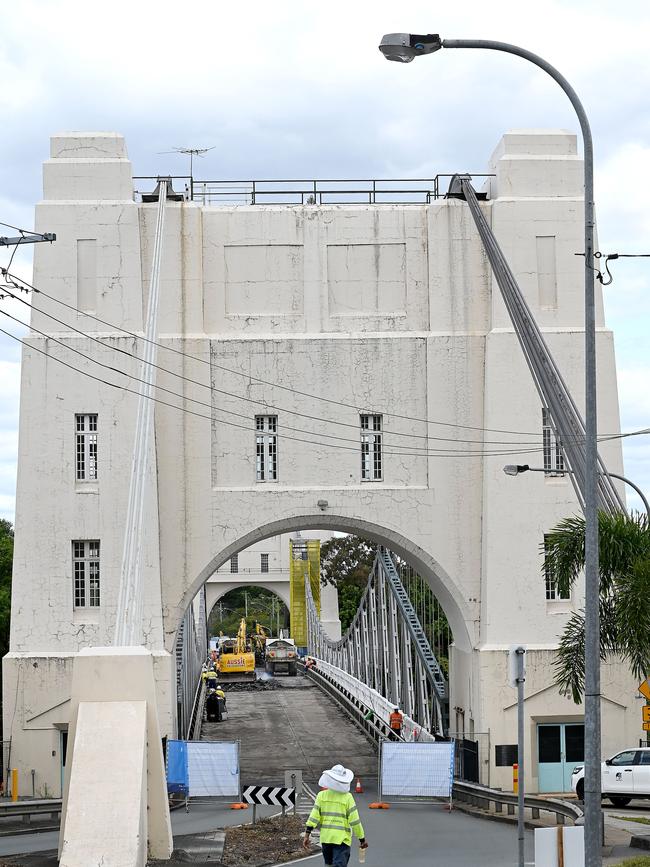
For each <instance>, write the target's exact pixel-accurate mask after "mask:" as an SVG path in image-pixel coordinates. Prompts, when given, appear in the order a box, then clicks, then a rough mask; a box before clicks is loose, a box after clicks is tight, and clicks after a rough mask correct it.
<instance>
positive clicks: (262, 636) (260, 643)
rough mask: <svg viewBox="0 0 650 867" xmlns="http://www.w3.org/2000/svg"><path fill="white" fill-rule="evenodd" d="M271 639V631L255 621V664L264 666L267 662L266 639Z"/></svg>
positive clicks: (253, 639) (252, 636) (252, 638)
mask: <svg viewBox="0 0 650 867" xmlns="http://www.w3.org/2000/svg"><path fill="white" fill-rule="evenodd" d="M270 637H271V630H270V629H267V628H266V626H262V624H261V623H258V622H257V620H254V621H253V633H252V635H251V641H252V644H253V650H254V652H255V662H256V664H257V665H264V662H265V661H266V639H267V638H270Z"/></svg>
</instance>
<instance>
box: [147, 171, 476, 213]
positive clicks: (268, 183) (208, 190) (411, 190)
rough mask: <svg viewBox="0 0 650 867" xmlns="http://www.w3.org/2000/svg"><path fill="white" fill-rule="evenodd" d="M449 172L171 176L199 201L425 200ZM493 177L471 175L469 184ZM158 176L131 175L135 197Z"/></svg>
mask: <svg viewBox="0 0 650 867" xmlns="http://www.w3.org/2000/svg"><path fill="white" fill-rule="evenodd" d="M453 176H454V175H453V174H441V175H436V176H435V177H433V178H362V179H354V178H349V179H336V178H331V179H329V180H316V179H312V180H281V179H279V180H254V181H245V180H244V181H242V180H240V181H237V180H235V181H200V180H196V179H194V178H192V177H190V176H189V175H176V176H173V177H172V178H171V180H172V184H173V187H174V190H175V191H176V192H179V193H183V194H184V195H185V198H186V199H187V200H188V201H194V202H200V204H202V205H225V206H232V205H364V204H365V205H401V204H415V205H428V204H429V203H430V202H432V201H435V200H436V199H440V198H442V197H443V196H444V195H445V193H446V192H447V188H448V186H449V182H450V180H451V178H452V177H453ZM489 177H493V175H488V174H472V178H473V179H474V182H475V186H480V184H481V182H483V181H485V180H486V179H487V178H489ZM157 180H158V178H157V177H153V176H138V177H136V178H134V181H135V182H136V185H137V187H138V188H140V189H136V197H140V196H141V195H142V194H143V193H149V192H151V191H152V190H153V188H154V187H155V185H156V183H157Z"/></svg>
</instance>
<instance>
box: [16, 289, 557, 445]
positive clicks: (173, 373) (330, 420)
mask: <svg viewBox="0 0 650 867" xmlns="http://www.w3.org/2000/svg"><path fill="white" fill-rule="evenodd" d="M3 292H4V294H5V295H7V296H8V297H10V298H13V299H14V300H15V301H19V302H20V303H21V304H23V305H24V306H25V307H28V308H29V309H31V310H35V311H36V312H38V313H41V314H42V315H43V316H46V317H47V318H48V319H51V320H52V321H53V322H57V323H58V324H59V325H62V326H63V327H64V328H66V329H69V330H70V331H73V332H75V333H76V334H79V335H81V336H82V337H84V338H85V339H88V340H92V341H94V342H95V343H97V344H99V345H100V346H101V347H102V348H103V349H110V350H112V351H113V352H118V353H120V354H122V355H124V356H126V357H128V358H129V359H132V360H136V361H140V362H142V361H144V362H145V364H148V365H150V366H151V367H153V368H155V369H156V370H160V371H161V372H163V373H166V374H168V375H170V376H173V377H176V378H177V379H180V380H183V381H184V382H188V383H191V384H192V385H196V386H198V387H199V388H206V389H208V390H209V391H210V392H211V393H217V394H222V395H224V396H226V397H230V398H234V399H235V400H241V401H244V402H246V403H252V404H254V405H255V406H261V407H264V408H265V409H275V410H276V411H281V412H286V413H288V414H290V415H295V416H299V417H300V418H306V419H309V420H310V421H319V422H323V423H324V424H332V425H337V426H340V427H345V428H351V429H353V430H355V431H358V430H359V426H358V424H353V423H351V422H346V421H340V420H339V419H335V418H323V417H322V416H315V415H312V414H310V413H305V412H300V411H299V410H295V409H289V408H288V407H282V406H278V405H277V404H271V403H270V402H269V401H267V400H265V399H260V398H252V397H247V396H245V395H240V394H235V393H233V392H230V391H227V390H225V389H221V388H218V387H217V386H215V385H211V384H209V383H205V382H199V381H198V380H196V379H192V377H188V376H185V375H184V374H182V373H176V371H173V370H169V368H167V367H162V366H161V365H159V364H154V363H151V362H147V361H146V360H145V359H143V358H142V357H141V356H139V355H136V354H135V353H133V352H129V351H128V350H127V349H123V348H122V347H119V346H112V345H111V344H108V343H105V342H104V341H103V340H101V339H100V338H98V337H94V336H93V335H92V334H89V333H88V332H86V331H82V330H81V329H79V328H77V327H76V326H74V325H72V324H70V323H69V322H65V321H64V320H62V319H59V318H58V317H56V316H54V315H52V314H51V313H47V312H46V311H45V310H43V309H42V308H40V307H37V306H36V305H35V304H30V303H29V302H28V301H26V300H25V299H24V298H21V297H20V296H19V295H15V294H14V293H13V292H11V291H9V290H8V289H4V290H3ZM1 297H2V296H1V295H0V298H1ZM23 324H24V323H23ZM33 330H35V331H36V330H37V329H33ZM38 333H39V334H42V335H43V336H45V337H49V335H47V334H45V333H44V332H38ZM178 396H179V397H182V395H178ZM233 415H239V413H236V412H234V411H233ZM242 417H244V416H242ZM245 417H246V418H248V416H245ZM382 432H383V433H385V434H389V435H391V436H397V437H405V438H407V439H417V440H426V441H429V440H435V441H437V442H450V443H463V444H476V445H494V446H501V445H502V446H508V445H510V446H521V445H536V444H539V443H540V441H541V438H540V437H537V439H536V440H535V441H533V442H529V443H528V442H524V441H521V440H485V439H480V440H466V439H459V438H458V437H439V436H434V435H433V434H416V433H411V432H407V431H395V430H392V429H390V428H384V429H383V431H382Z"/></svg>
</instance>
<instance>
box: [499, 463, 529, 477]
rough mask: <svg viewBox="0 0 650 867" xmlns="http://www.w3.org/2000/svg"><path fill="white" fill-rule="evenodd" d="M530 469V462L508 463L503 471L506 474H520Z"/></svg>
mask: <svg viewBox="0 0 650 867" xmlns="http://www.w3.org/2000/svg"><path fill="white" fill-rule="evenodd" d="M529 469H530V467H529V466H528V464H506V465H505V467H504V468H503V472H504V473H505V474H506V476H518V475H519V473H525V472H526V471H527V470H529Z"/></svg>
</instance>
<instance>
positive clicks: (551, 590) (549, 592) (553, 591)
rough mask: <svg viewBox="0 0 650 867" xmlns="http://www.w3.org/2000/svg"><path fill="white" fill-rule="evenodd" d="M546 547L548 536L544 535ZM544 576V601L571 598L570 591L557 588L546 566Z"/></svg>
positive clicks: (545, 547)
mask: <svg viewBox="0 0 650 867" xmlns="http://www.w3.org/2000/svg"><path fill="white" fill-rule="evenodd" d="M547 548H548V536H544V551H546V550H547ZM544 578H545V582H546V601H547V602H561V601H563V600H564V601H566V600H567V599H571V593H570V592H568V593H567V592H561V591H560V590H558V588H557V586H556V585H555V582H554V581H553V579H552V577H551V572H550V569H549V568H548V566H546V567H545V568H544Z"/></svg>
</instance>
